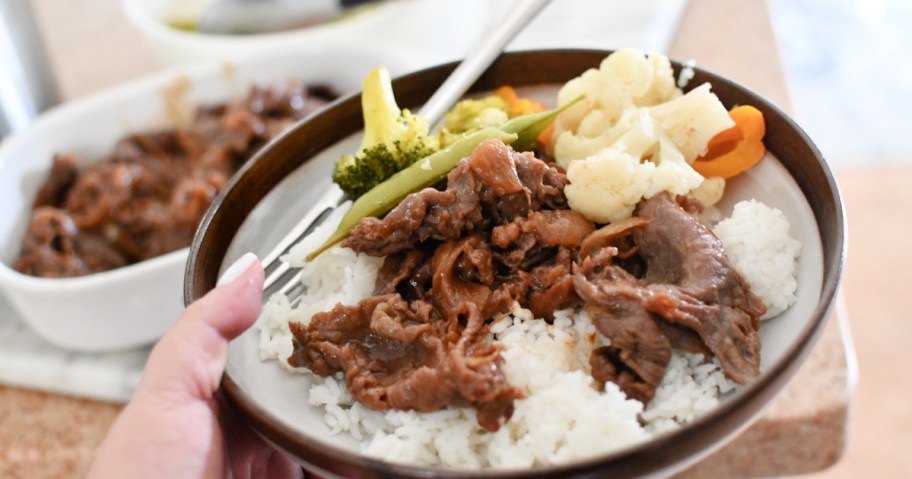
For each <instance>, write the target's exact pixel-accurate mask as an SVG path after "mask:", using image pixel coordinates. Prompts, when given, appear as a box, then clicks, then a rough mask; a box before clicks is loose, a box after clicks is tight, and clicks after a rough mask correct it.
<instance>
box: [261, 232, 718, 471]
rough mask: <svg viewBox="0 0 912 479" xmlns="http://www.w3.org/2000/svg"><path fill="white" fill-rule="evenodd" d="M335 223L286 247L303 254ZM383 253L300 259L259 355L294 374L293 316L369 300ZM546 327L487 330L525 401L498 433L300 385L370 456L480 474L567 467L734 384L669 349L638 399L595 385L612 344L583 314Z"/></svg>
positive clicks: (689, 412)
mask: <svg viewBox="0 0 912 479" xmlns="http://www.w3.org/2000/svg"><path fill="white" fill-rule="evenodd" d="M337 221H338V217H337V218H336V221H328V222H327V223H326V224H325V225H324V227H323V228H321V231H318V232H315V233H314V234H313V235H311V237H310V238H308V240H307V242H308V244H306V245H300V246H299V247H298V248H296V249H295V250H293V251H292V252H291V253H290V255H289V256H290V257H291V258H289V259H291V260H292V261H299V260H300V259H301V258H303V256H304V255H305V254H306V253H307V252H309V251H311V249H312V247H313V246H314V245H315V243H319V242H320V241H322V238H323V237H325V236H326V235H328V234H329V232H330V231H331V230H332V229H333V228H334V227H335V223H336V222H337ZM381 263H382V260H381V259H378V258H371V257H368V256H365V255H356V254H354V253H353V252H352V251H351V250H348V249H343V248H340V247H335V248H333V249H331V250H329V251H328V252H326V253H324V254H322V255H320V256H319V257H318V258H317V259H316V260H315V261H313V262H312V263H309V264H307V265H306V266H305V268H306V269H305V274H304V276H303V277H304V283H305V284H306V286H307V287H308V289H307V294H306V295H305V296H304V298H303V300H302V301H301V304H300V305H299V306H297V307H296V308H292V307H291V305H290V304H289V303H288V301H287V299H285V297H284V296H281V295H276V296H274V297H273V298H271V299H270V300H269V302H268V303H267V305H266V306H265V307H264V309H263V313H262V314H261V317H260V319H259V321H258V323H257V325H258V328H259V331H260V354H261V358H262V359H263V360H269V359H275V360H277V361H278V362H279V364H280V365H282V366H283V367H286V368H287V369H289V370H292V371H294V372H298V373H304V374H310V373H309V371H307V370H306V369H294V368H291V367H290V366H288V365H287V362H286V359H287V358H288V357H289V355H290V354H291V352H292V337H291V332H290V330H289V328H288V321H289V320H292V321H299V322H303V323H307V322H309V321H310V318H311V316H313V314H314V313H317V312H320V311H327V310H329V309H332V307H333V306H335V304H336V303H342V304H355V303H356V302H357V301H359V300H360V299H362V298H365V297H367V296H370V294H371V292H372V290H373V286H374V281H375V279H376V275H377V271H378V270H379V267H380V265H381ZM555 316H556V317H555V320H554V322H553V324H551V325H549V324H547V323H546V322H544V321H541V320H538V319H534V318H533V317H532V314H531V312H530V311H529V310H527V309H523V308H521V307H519V305H518V304H515V305H514V309H513V311H512V312H511V313H510V314H507V315H504V316H503V317H501V318H499V319H498V320H496V321H495V322H494V323H493V324H492V326H491V333H492V334H493V335H494V338H496V339H497V340H499V341H500V342H501V343H502V344H504V346H505V350H504V352H503V358H504V373H505V374H506V376H507V379H508V380H509V381H510V383H511V384H513V385H515V386H516V387H519V388H521V389H522V390H523V392H524V393H525V394H526V398H525V399H522V400H518V401H516V402H515V411H514V413H513V416H512V417H511V419H510V421H509V422H507V423H506V424H505V425H504V426H503V427H502V428H501V429H500V430H499V431H498V432H496V433H488V432H486V431H484V430H483V429H481V427H480V426H478V423H477V421H476V417H475V410H474V409H471V408H463V409H447V410H443V411H438V412H433V413H419V412H415V411H395V410H392V411H375V410H372V409H369V408H367V407H365V406H364V405H362V404H360V403H358V402H356V401H354V399H353V397H352V395H351V394H350V393H349V391H348V390H347V388H346V386H345V382H344V379H343V378H342V376H341V374H340V375H337V376H336V377H329V378H319V377H316V376H314V381H315V383H314V385H313V386H312V387H311V388H310V390H309V391H307V392H306V393H305V392H302V399H301V401H302V402H303V401H305V400H306V401H309V403H310V404H311V405H313V406H317V407H320V408H322V409H323V411H324V420H325V422H326V424H327V425H328V426H329V427H330V429H331V430H332V431H333V432H334V433H336V434H349V435H351V436H352V437H353V438H354V439H355V440H357V441H359V442H360V444H361V448H362V451H364V453H366V454H368V455H372V456H375V457H379V458H383V459H386V460H389V461H393V462H401V463H409V464H416V465H442V466H446V467H453V468H463V469H479V468H486V467H493V468H521V467H529V466H534V465H545V464H554V463H561V462H567V461H570V460H573V459H577V458H582V457H588V456H593V455H597V454H601V453H605V452H608V451H611V450H615V449H618V448H621V447H625V446H629V445H631V444H635V443H637V442H640V441H644V440H647V439H649V438H650V437H652V436H653V435H655V434H657V433H661V432H664V431H667V430H669V429H672V428H675V427H677V426H678V425H680V424H684V423H686V422H688V421H691V420H693V419H694V418H696V417H698V416H699V415H700V414H702V413H703V412H705V411H707V410H709V409H711V408H712V407H714V406H715V405H716V404H718V401H719V397H720V395H722V394H725V393H726V392H729V391H731V390H733V389H734V388H735V385H734V384H733V383H732V382H730V381H729V380H728V379H726V378H725V376H724V374H723V373H722V371H721V368H720V367H719V365H718V362H715V361H713V362H707V361H705V360H704V358H703V357H702V356H701V355H694V354H688V353H684V352H681V351H675V352H674V355H673V357H672V360H671V363H670V364H669V367H668V370H667V372H666V375H665V378H664V380H663V383H662V384H661V385H660V386H659V388H658V389H657V391H656V396H655V398H654V399H653V400H652V401H651V402H650V403H649V404H648V406H647V407H646V408H645V410H644V406H643V404H642V403H640V402H639V401H635V400H631V399H627V398H626V397H625V395H624V394H623V393H622V392H621V391H620V390H619V389H618V388H617V386H616V385H614V384H612V383H609V384H607V385H606V387H605V390H604V391H599V390H598V388H597V386H596V384H595V381H594V380H593V379H592V377H591V375H590V371H589V355H590V352H591V351H592V349H593V348H594V347H597V346H599V345H601V344H607V343H606V341H607V340H605V339H604V338H602V337H601V335H599V334H597V333H596V331H595V328H594V327H593V325H592V323H591V322H590V321H589V318H588V317H587V316H586V314H585V313H584V312H582V311H579V312H577V311H573V310H567V311H560V312H558V313H557V314H556V315H555Z"/></svg>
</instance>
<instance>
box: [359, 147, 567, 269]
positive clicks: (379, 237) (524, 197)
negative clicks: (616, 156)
mask: <svg viewBox="0 0 912 479" xmlns="http://www.w3.org/2000/svg"><path fill="white" fill-rule="evenodd" d="M566 184H567V179H566V175H564V174H563V173H562V172H560V171H559V170H558V169H557V167H555V166H551V165H548V164H546V163H544V162H542V161H541V160H538V159H536V158H535V157H534V156H532V155H531V154H528V153H517V152H515V151H513V150H512V149H511V148H510V147H509V146H507V145H505V144H504V143H503V142H501V141H498V140H488V141H486V142H484V143H482V144H481V145H479V146H478V147H477V148H476V149H475V151H474V152H472V154H471V155H470V156H468V157H467V158H464V159H462V160H460V162H459V164H458V165H457V166H456V168H454V169H453V170H452V171H451V172H450V173H449V174H448V175H447V188H446V190H444V191H439V190H436V189H433V188H426V189H424V190H422V191H419V192H417V193H413V194H411V195H409V196H408V197H407V198H406V199H405V200H403V201H402V202H401V203H400V204H399V205H398V206H397V207H396V208H394V209H393V210H392V211H390V212H389V213H387V214H386V216H385V217H384V218H383V219H378V218H364V219H362V220H361V221H360V222H359V223H358V224H357V225H356V226H355V227H354V228H353V229H352V231H351V234H350V235H349V237H348V239H346V240H345V242H343V243H342V245H343V246H346V247H348V248H351V249H352V250H354V251H356V252H358V253H366V254H369V255H371V256H385V255H389V254H393V253H397V252H399V251H405V250H409V249H414V248H415V246H416V245H417V244H419V243H422V242H424V241H427V240H429V239H432V240H437V241H448V240H453V239H457V238H460V237H462V236H463V235H465V234H468V233H472V232H475V231H480V230H484V229H488V228H489V227H490V226H491V223H492V222H493V224H495V225H497V224H503V223H506V222H509V221H512V220H513V219H515V218H518V217H520V216H525V215H527V214H528V213H529V212H530V211H536V210H538V209H540V208H542V207H543V206H547V207H557V206H561V205H565V204H566V198H565V197H564V193H563V188H564V186H565V185H566Z"/></svg>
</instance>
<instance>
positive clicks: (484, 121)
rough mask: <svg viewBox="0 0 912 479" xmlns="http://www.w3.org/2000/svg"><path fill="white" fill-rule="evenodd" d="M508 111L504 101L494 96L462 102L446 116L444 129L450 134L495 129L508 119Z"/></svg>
mask: <svg viewBox="0 0 912 479" xmlns="http://www.w3.org/2000/svg"><path fill="white" fill-rule="evenodd" d="M509 111H510V110H509V106H508V105H507V102H506V100H504V99H503V98H501V97H499V96H496V95H491V96H488V97H485V98H482V99H480V100H462V101H460V102H459V103H457V104H456V106H454V107H453V110H452V111H450V112H449V113H447V114H446V129H447V131H449V132H450V133H466V132H471V131H476V130H480V129H482V128H488V127H491V128H496V127H498V126H500V125H503V124H504V123H506V122H507V120H509V119H510V115H509Z"/></svg>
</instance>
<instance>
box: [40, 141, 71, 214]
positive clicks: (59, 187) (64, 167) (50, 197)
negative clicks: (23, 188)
mask: <svg viewBox="0 0 912 479" xmlns="http://www.w3.org/2000/svg"><path fill="white" fill-rule="evenodd" d="M81 166H82V159H81V158H79V157H78V156H77V155H74V154H63V155H54V160H53V163H52V164H51V172H50V173H49V174H48V177H47V180H45V182H44V184H43V185H41V188H40V189H39V190H38V194H37V195H35V203H34V204H33V205H32V209H35V208H40V207H42V206H54V207H60V206H61V205H62V204H63V202H64V201H65V200H66V194H67V191H68V190H69V189H70V187H71V186H73V183H74V182H75V181H76V178H77V177H78V176H79V170H80V168H81Z"/></svg>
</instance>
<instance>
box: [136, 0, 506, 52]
mask: <svg viewBox="0 0 912 479" xmlns="http://www.w3.org/2000/svg"><path fill="white" fill-rule="evenodd" d="M205 3H209V2H208V1H206V0H189V1H187V0H122V5H123V9H124V12H125V14H126V17H127V20H128V21H129V22H130V23H131V24H132V25H133V26H134V27H136V28H137V29H138V30H139V31H140V33H141V34H142V36H143V38H144V40H145V43H146V45H147V47H148V48H149V50H150V51H151V52H152V54H153V55H154V57H155V58H156V59H157V60H158V62H159V63H160V64H162V65H174V64H178V63H183V62H187V61H199V60H211V59H234V58H236V57H237V56H238V55H249V54H254V53H264V52H269V51H271V50H274V49H277V48H278V49H284V48H290V47H295V48H301V47H303V48H307V47H313V46H318V45H327V44H330V45H336V44H339V43H344V44H348V45H353V46H381V47H383V48H385V49H386V50H387V51H390V52H395V51H403V50H405V51H408V52H409V60H410V64H411V65H412V66H426V65H429V64H431V63H438V62H440V61H442V60H450V59H454V58H457V57H459V56H461V55H463V54H464V53H465V50H466V49H467V48H468V47H470V46H471V45H472V44H473V43H474V41H475V39H476V38H478V37H479V36H480V35H481V34H482V33H483V32H484V31H485V29H486V28H487V27H488V18H489V16H490V15H489V10H490V5H488V2H487V1H485V0H462V1H460V2H459V5H458V6H456V7H455V8H454V4H452V3H450V2H449V0H384V1H383V2H382V3H380V4H378V5H376V6H372V7H370V8H368V9H366V10H365V11H364V12H361V13H358V14H355V15H353V16H351V17H350V18H348V19H345V20H339V21H335V22H330V23H325V24H322V25H317V26H313V27H309V28H301V29H295V30H288V31H282V32H271V33H260V34H249V35H216V34H206V33H200V32H195V31H186V30H180V29H177V28H173V27H171V26H169V22H173V21H174V18H175V16H176V15H182V16H189V17H190V18H194V17H195V16H196V15H198V12H199V11H201V6H203V4H205ZM441 12H446V15H441ZM416 39H420V41H417V40H416ZM441 52H445V56H444V57H443V58H440V55H441Z"/></svg>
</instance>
